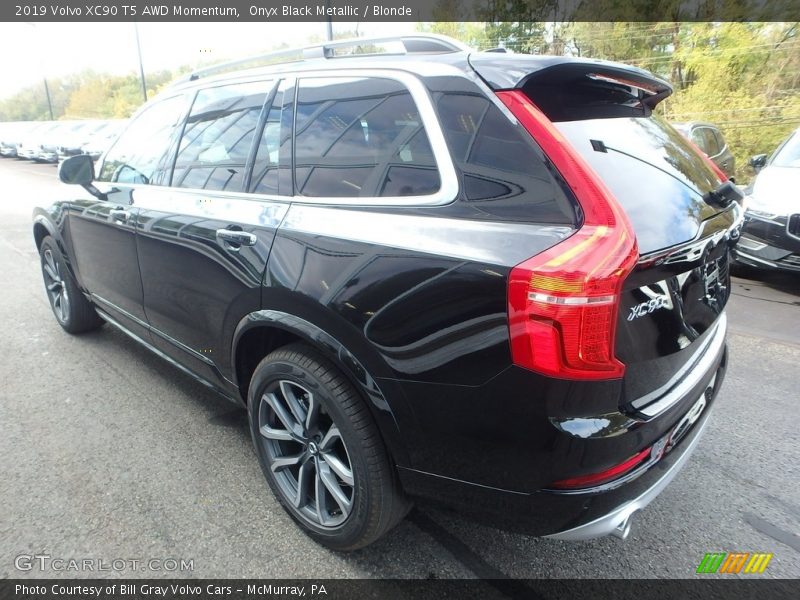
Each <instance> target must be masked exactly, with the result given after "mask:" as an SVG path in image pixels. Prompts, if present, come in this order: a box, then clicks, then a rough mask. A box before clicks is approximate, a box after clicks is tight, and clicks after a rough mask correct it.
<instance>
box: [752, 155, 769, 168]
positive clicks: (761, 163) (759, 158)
mask: <svg viewBox="0 0 800 600" xmlns="http://www.w3.org/2000/svg"><path fill="white" fill-rule="evenodd" d="M750 166H751V167H753V170H754V171H755V172H756V173H758V172H759V171H760V170H761V169H763V168H764V167H766V166H767V155H766V154H756V155H755V156H754V157H752V158H751V159H750Z"/></svg>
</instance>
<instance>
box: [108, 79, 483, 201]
mask: <svg viewBox="0 0 800 600" xmlns="http://www.w3.org/2000/svg"><path fill="white" fill-rule="evenodd" d="M290 77H291V78H294V79H295V80H296V83H299V82H300V80H301V79H319V78H323V79H331V78H351V77H374V78H378V79H393V80H395V81H398V82H400V83H401V84H403V85H404V86H405V87H406V89H407V90H408V91H409V93H410V94H411V97H412V99H413V100H414V103H415V104H416V106H417V109H418V110H419V114H420V118H421V119H422V124H423V126H424V127H425V133H426V134H427V135H428V141H429V142H430V144H431V150H432V151H433V157H434V160H435V162H436V169H437V170H438V172H439V178H440V181H441V185H440V187H439V190H438V191H437V192H436V193H434V194H428V195H425V196H370V197H358V196H346V197H312V196H298V195H293V196H281V195H277V194H276V195H272V194H254V193H250V192H227V191H225V192H223V191H217V190H205V189H202V188H178V187H172V186H165V185H150V184H136V183H118V182H113V181H101V182H96V183H101V184H103V185H104V186H105V185H107V186H109V187H124V188H126V189H137V188H150V189H153V188H163V189H168V190H174V191H181V192H183V193H193V194H207V195H209V196H216V195H225V196H230V197H235V198H243V199H247V200H253V201H270V202H291V203H293V204H303V205H323V206H348V207H349V206H357V207H365V208H372V207H376V206H406V207H417V206H442V205H445V204H450V203H451V202H453V201H454V200H455V199H456V198H457V197H458V191H459V184H458V176H457V175H456V169H455V166H454V164H453V160H452V157H451V156H450V150H449V148H448V147H447V141H446V140H445V137H444V132H443V131H442V128H441V125H440V124H439V119H438V117H437V116H436V111H435V110H434V107H433V100H432V98H431V96H430V94H429V93H428V90H427V88H426V87H425V85H424V84H423V83H422V82H421V81H420V80H419V79H418V78H417V77H416V76H414V75H412V74H411V73H405V72H402V71H393V70H388V69H337V70H336V71H322V70H320V71H316V70H315V71H302V72H300V73H287V74H285V76H284V77H283V79H287V78H290ZM238 83H242V81H236V82H231V85H236V84H238ZM197 87H198V88H199V87H201V86H197ZM202 87H203V88H204V89H205V87H207V86H202ZM490 98H491V97H490ZM126 129H127V128H126ZM115 143H116V142H115ZM103 158H105V157H103Z"/></svg>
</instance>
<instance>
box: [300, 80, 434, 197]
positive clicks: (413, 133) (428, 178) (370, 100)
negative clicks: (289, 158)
mask: <svg viewBox="0 0 800 600" xmlns="http://www.w3.org/2000/svg"><path fill="white" fill-rule="evenodd" d="M299 86H300V87H299V90H298V94H297V106H296V117H295V150H294V166H295V186H296V191H297V194H299V195H302V196H310V197H359V198H368V197H396V196H424V195H429V194H433V193H435V192H437V191H438V190H439V187H440V179H439V173H438V171H437V168H436V162H435V160H434V157H433V152H432V151H431V146H430V143H429V141H428V136H427V134H426V132H425V128H424V126H423V123H422V119H421V118H420V115H419V112H418V110H417V107H416V106H415V104H414V99H413V98H412V96H411V94H410V93H409V91H408V90H407V89H406V88H405V87H404V86H403V85H402V84H401V83H399V82H397V81H394V80H392V79H383V78H325V79H323V78H320V79H301V80H300V82H299Z"/></svg>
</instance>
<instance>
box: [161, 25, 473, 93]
mask: <svg viewBox="0 0 800 600" xmlns="http://www.w3.org/2000/svg"><path fill="white" fill-rule="evenodd" d="M381 44H390V45H394V46H396V47H397V49H396V51H395V50H392V51H382V52H359V53H350V54H346V53H345V54H337V52H336V50H343V49H345V48H351V49H356V48H358V47H359V46H376V45H381ZM471 50H472V48H470V47H469V46H467V45H465V44H462V43H461V42H459V41H458V40H454V39H452V38H449V37H447V36H444V35H436V34H432V33H419V34H413V35H403V36H385V37H373V38H350V39H346V40H336V41H332V42H325V43H323V44H315V45H313V46H305V47H300V48H287V49H285V50H276V51H274V52H267V53H266V54H259V55H257V56H250V57H247V58H240V59H237V60H232V61H229V62H224V63H220V64H217V65H211V66H210V67H205V68H202V69H198V70H196V71H193V72H192V73H191V74H190V75H189V76H187V77H183V78H181V79H179V80H177V81H176V82H175V83H182V82H185V81H195V80H197V79H200V78H201V77H208V76H209V75H215V74H218V73H225V72H227V71H233V70H236V69H241V68H244V67H257V66H267V65H273V64H285V63H290V62H297V61H301V60H310V59H315V58H326V59H332V58H347V57H350V56H352V57H360V56H378V55H384V56H385V55H395V54H399V55H405V54H445V53H449V52H468V51H471Z"/></svg>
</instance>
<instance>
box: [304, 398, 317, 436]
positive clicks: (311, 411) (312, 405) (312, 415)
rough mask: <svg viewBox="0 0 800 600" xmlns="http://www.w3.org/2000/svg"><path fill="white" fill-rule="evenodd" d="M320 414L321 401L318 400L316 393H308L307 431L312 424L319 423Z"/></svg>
mask: <svg viewBox="0 0 800 600" xmlns="http://www.w3.org/2000/svg"><path fill="white" fill-rule="evenodd" d="M318 415H319V402H317V399H316V397H315V396H314V394H312V393H310V392H309V394H308V410H307V411H306V431H308V430H309V429H311V427H312V426H314V425H316V424H317V416H318Z"/></svg>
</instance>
